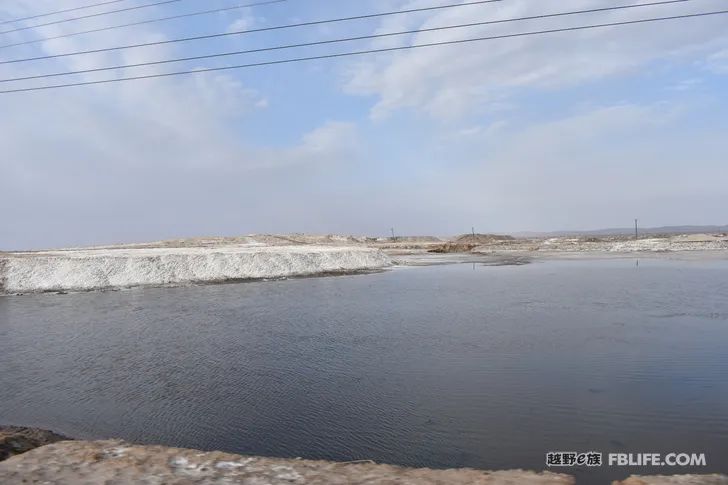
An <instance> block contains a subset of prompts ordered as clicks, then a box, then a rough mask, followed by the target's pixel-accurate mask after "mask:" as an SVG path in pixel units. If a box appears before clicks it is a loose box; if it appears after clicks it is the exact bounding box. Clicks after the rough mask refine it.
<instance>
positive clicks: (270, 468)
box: [0, 426, 728, 485]
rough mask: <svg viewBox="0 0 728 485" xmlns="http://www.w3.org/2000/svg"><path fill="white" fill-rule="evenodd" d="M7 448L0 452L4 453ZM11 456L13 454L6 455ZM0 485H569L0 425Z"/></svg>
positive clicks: (710, 478)
mask: <svg viewBox="0 0 728 485" xmlns="http://www.w3.org/2000/svg"><path fill="white" fill-rule="evenodd" d="M7 450H10V453H9V454H6V455H3V454H2V452H3V451H7ZM13 451H15V452H13ZM0 481H2V482H3V483H88V484H96V483H98V484H102V483H109V482H110V481H113V482H114V483H152V482H153V483H168V484H195V483H199V484H209V483H267V484H271V485H274V484H291V483H298V484H326V483H342V484H343V483H346V484H370V483H401V484H405V485H407V484H413V485H414V484H425V485H427V484H432V485H434V484H442V483H448V484H453V485H457V484H475V485H478V484H482V485H507V484H513V483H519V484H524V485H574V484H576V483H579V482H578V480H577V479H576V478H574V476H572V475H570V474H569V469H568V468H563V469H554V470H543V471H527V470H521V469H516V470H499V471H486V470H477V469H472V468H450V469H432V468H410V467H402V466H397V465H388V464H379V463H375V462H373V461H371V460H355V461H349V462H333V461H325V460H306V459H300V458H274V457H260V456H248V455H239V454H233V453H226V452H222V451H200V450H194V449H188V448H175V447H168V446H162V445H137V444H133V443H129V442H126V441H122V440H96V441H83V440H74V439H72V438H68V437H65V436H61V435H58V434H55V433H52V432H50V431H45V430H40V429H35V428H23V427H15V426H7V427H3V426H0ZM680 483H689V484H692V485H726V484H728V476H725V475H719V474H702V475H654V476H639V475H632V476H630V477H628V478H626V479H625V480H623V481H614V482H613V485H662V484H665V485H667V484H680Z"/></svg>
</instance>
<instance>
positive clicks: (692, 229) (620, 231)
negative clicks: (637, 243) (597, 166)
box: [513, 225, 728, 237]
mask: <svg viewBox="0 0 728 485" xmlns="http://www.w3.org/2000/svg"><path fill="white" fill-rule="evenodd" d="M638 231H639V233H640V234H698V233H716V232H719V233H728V225H724V226H661V227H638ZM629 234H634V227H614V228H609V229H591V230H584V231H553V232H530V231H528V232H517V233H513V235H514V236H516V237H560V236H621V235H629Z"/></svg>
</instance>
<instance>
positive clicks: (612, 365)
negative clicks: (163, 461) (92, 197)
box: [0, 259, 728, 482]
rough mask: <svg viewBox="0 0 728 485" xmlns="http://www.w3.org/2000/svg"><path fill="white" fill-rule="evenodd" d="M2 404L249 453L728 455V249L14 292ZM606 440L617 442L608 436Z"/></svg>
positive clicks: (459, 460) (536, 463)
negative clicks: (709, 255)
mask: <svg viewBox="0 0 728 485" xmlns="http://www.w3.org/2000/svg"><path fill="white" fill-rule="evenodd" d="M0 424H18V425H29V426H38V427H43V428H48V429H52V430H54V431H57V432H61V433H64V434H67V435H70V436H75V437H79V438H109V437H119V438H124V439H128V440H131V441H136V442H142V443H161V444H167V445H172V446H183V447H192V448H202V449H222V450H225V451H231V452H236V453H247V454H260V455H269V456H282V457H296V456H300V457H305V458H327V459H334V460H358V459H372V460H375V461H378V462H385V463H395V464H403V465H413V466H430V467H460V466H470V467H477V468H485V469H504V468H530V469H539V470H540V469H544V468H545V460H544V456H545V453H546V452H547V451H550V450H565V451H593V450H596V451H600V452H602V453H604V454H606V453H610V452H625V453H629V452H631V453H640V452H662V453H668V452H673V451H677V452H688V453H697V452H704V453H706V458H707V463H708V466H707V467H704V468H703V467H701V468H699V469H692V470H690V469H680V468H670V469H665V468H659V467H652V468H650V467H643V468H627V467H608V466H606V465H605V466H602V467H601V468H591V469H584V470H577V469H559V470H556V471H563V472H566V473H572V474H576V475H577V476H580V477H590V478H591V479H594V480H599V481H602V482H606V480H607V479H613V478H622V477H624V476H626V475H628V474H630V473H640V474H658V473H666V472H667V473H677V472H685V471H693V472H700V473H706V472H715V471H721V472H723V473H726V472H728V461H726V460H725V457H726V456H728V262H727V261H671V260H662V259H646V260H640V261H639V265H637V261H636V260H635V259H612V260H600V261H587V260H581V261H541V262H534V263H532V264H527V265H523V266H485V265H481V264H477V263H473V264H453V265H443V266H424V267H404V268H396V269H394V270H391V271H386V272H382V273H375V274H368V275H352V276H339V277H326V278H306V279H292V280H287V281H268V282H255V283H240V284H226V285H210V286H196V287H183V288H147V289H134V290H128V291H119V292H104V293H79V294H68V295H35V296H33V295H31V296H20V297H2V298H0ZM605 457H606V455H605Z"/></svg>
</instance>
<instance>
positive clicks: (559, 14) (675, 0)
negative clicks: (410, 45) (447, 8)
mask: <svg viewBox="0 0 728 485" xmlns="http://www.w3.org/2000/svg"><path fill="white" fill-rule="evenodd" d="M686 1H689V0H663V1H659V2H650V3H637V4H632V5H618V6H614V7H603V8H592V9H587V10H574V11H569V12H557V13H551V14H541V15H531V16H528V17H517V18H509V19H500V20H487V21H483V22H471V23H467V24H457V25H447V26H442V27H429V28H425V29H413V30H404V31H399V32H387V33H382V34H371V35H362V36H357V37H346V38H343V39H332V40H321V41H316V42H306V43H301V44H286V45H279V46H273V47H262V48H258V49H248V50H242V51H234V52H223V53H217V54H206V55H199V56H191V57H180V58H176V59H164V60H160V61H149V62H140V63H137V64H125V65H119V66H110V67H97V68H91V69H83V70H79V71H68V72H57V73H51V74H38V75H33V76H24V77H16V78H10V79H0V83H6V82H12V81H28V80H31V79H44V78H50V77H58V76H71V75H74V74H88V73H92V72H102V71H112V70H116V69H126V68H134V67H144V66H155V65H160V64H170V63H174V62H184V61H198V60H202V59H212V58H217V57H227V56H235V55H242V54H253V53H259V52H269V51H274V50H283V49H293V48H298V47H310V46H315V45H325V44H337V43H341V42H352V41H358V40H367V39H377V38H382V37H392V36H397V35H407V34H419V33H424V32H436V31H441V30H451V29H460V28H467V27H477V26H482V25H492V24H501V23H507V22H518V21H523V20H535V19H545V18H552V17H563V16H567V15H578V14H585V13H595V12H605V11H610V10H624V9H632V8H638V7H649V6H655V5H665V4H670V3H679V2H686Z"/></svg>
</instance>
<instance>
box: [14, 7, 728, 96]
mask: <svg viewBox="0 0 728 485" xmlns="http://www.w3.org/2000/svg"><path fill="white" fill-rule="evenodd" d="M722 14H728V10H717V11H713V12H700V13H694V14H684V15H672V16H669V17H655V18H648V19H639V20H628V21H623V22H610V23H605V24H592V25H581V26H577V27H564V28H559V29H549V30H536V31H530V32H519V33H516V34H504V35H493V36H488V37H475V38H471V39H460V40H449V41H443V42H429V43H426V44H413V45H408V46H399V47H388V48H383V49H367V50H362V51H353V52H342V53H338V54H326V55H320V56H311V57H295V58H292V59H279V60H275V61H265V62H255V63H250V64H240V65H236V66H223V67H208V68H202V69H195V70H189V71H176V72H167V73H162V74H147V75H143V76H130V77H122V78H114V79H102V80H98V81H84V82H77V83H67V84H51V85H47V86H38V87H32V88H19V89H10V90H5V91H0V94H9V93H21V92H28V91H42V90H48V89H58V88H68V87H74V86H90V85H95V84H107V83H116V82H122V81H136V80H141V79H153V78H163V77H170V76H180V75H184V74H196V73H202V72H213V71H228V70H233V69H244V68H250V67H261V66H272V65H277V64H289V63H294V62H303V61H313V60H319V59H334V58H339V57H348V56H358V55H364V54H375V53H382V52H395V51H403V50H408V49H417V48H422V47H435V46H444V45H455V44H465V43H471V42H480V41H486V40H496V39H508V38H514V37H525V36H531V35H543V34H553V33H557V32H573V31H578V30H587V29H596V28H603V27H616V26H621V25H633V24H643V23H647V22H659V21H665V20H677V19H686V18H696V17H706V16H709V15H722Z"/></svg>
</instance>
